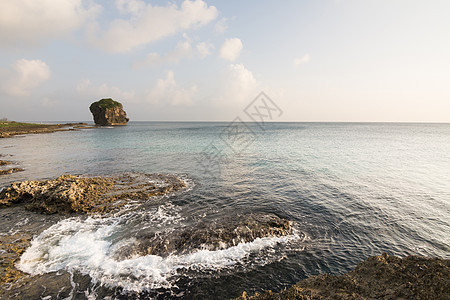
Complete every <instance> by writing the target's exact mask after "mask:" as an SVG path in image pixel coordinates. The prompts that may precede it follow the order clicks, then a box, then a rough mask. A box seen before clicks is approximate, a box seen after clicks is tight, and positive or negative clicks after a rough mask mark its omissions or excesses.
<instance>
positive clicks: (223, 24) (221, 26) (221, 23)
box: [214, 18, 228, 33]
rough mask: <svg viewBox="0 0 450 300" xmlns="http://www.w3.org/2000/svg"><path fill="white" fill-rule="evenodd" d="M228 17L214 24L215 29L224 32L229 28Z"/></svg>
mask: <svg viewBox="0 0 450 300" xmlns="http://www.w3.org/2000/svg"><path fill="white" fill-rule="evenodd" d="M227 21H228V19H227V18H222V19H220V20H219V21H217V23H216V25H214V30H215V31H216V32H218V33H224V32H225V31H227V29H228V25H227Z"/></svg>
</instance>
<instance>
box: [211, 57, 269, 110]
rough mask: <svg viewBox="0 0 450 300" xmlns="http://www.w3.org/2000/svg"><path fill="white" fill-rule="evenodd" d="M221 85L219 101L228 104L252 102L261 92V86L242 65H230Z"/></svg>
mask: <svg viewBox="0 0 450 300" xmlns="http://www.w3.org/2000/svg"><path fill="white" fill-rule="evenodd" d="M220 84H221V87H220V88H219V90H220V91H221V97H220V98H219V100H220V102H223V103H227V104H229V103H240V104H241V103H245V102H248V101H251V100H252V99H253V98H254V97H255V96H256V95H257V94H258V93H259V92H260V91H261V84H260V83H258V81H257V80H256V79H255V77H254V76H253V73H252V72H251V71H249V70H248V69H247V68H245V66H244V65H242V64H230V65H228V68H227V72H226V74H225V77H224V79H223V80H222V82H221V83H220Z"/></svg>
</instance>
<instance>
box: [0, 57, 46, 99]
mask: <svg viewBox="0 0 450 300" xmlns="http://www.w3.org/2000/svg"><path fill="white" fill-rule="evenodd" d="M7 73H9V74H7V77H6V78H7V79H6V80H5V81H4V83H3V85H2V92H3V93H6V94H8V95H10V96H28V95H30V93H31V91H32V90H33V89H36V88H37V87H38V86H40V85H41V84H42V83H44V82H45V81H47V80H48V79H49V78H50V68H49V67H48V65H47V64H46V63H45V62H43V61H42V60H38V59H37V60H27V59H24V58H22V59H19V60H18V61H16V62H15V63H14V64H13V65H12V67H11V70H9V72H7Z"/></svg>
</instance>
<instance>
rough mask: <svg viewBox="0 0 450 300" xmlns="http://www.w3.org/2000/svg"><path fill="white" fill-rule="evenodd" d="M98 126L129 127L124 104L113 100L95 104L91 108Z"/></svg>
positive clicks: (104, 100) (103, 100)
mask: <svg viewBox="0 0 450 300" xmlns="http://www.w3.org/2000/svg"><path fill="white" fill-rule="evenodd" d="M89 110H90V111H91V113H92V115H93V116H94V122H95V124H96V125H101V126H110V125H127V122H128V121H129V119H128V118H127V113H126V112H125V111H124V110H123V106H122V104H120V103H119V102H117V101H114V100H113V99H111V98H108V99H102V100H99V101H97V102H94V103H92V104H91V106H90V107H89Z"/></svg>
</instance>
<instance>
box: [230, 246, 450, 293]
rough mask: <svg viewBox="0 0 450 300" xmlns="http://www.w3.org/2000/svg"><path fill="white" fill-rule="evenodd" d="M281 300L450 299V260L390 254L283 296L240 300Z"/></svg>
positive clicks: (321, 277) (300, 285)
mask: <svg viewBox="0 0 450 300" xmlns="http://www.w3.org/2000/svg"><path fill="white" fill-rule="evenodd" d="M275 299H277V300H281V299H286V300H287V299H289V300H290V299H299V300H316V299H342V300H344V299H345V300H353V299H354V300H356V299H358V300H361V299H386V300H387V299H404V300H406V299H408V300H409V299H417V300H419V299H421V300H422V299H429V300H446V299H450V260H448V259H439V258H426V257H420V256H408V257H405V258H399V257H395V256H389V255H387V254H386V253H384V254H382V255H380V256H373V257H370V258H369V259H367V260H366V261H364V262H360V263H359V264H358V266H357V267H356V268H355V269H354V270H352V271H350V272H348V273H347V274H344V275H337V276H334V275H328V274H321V275H317V276H311V277H310V278H308V279H305V280H302V281H300V282H298V283H296V284H295V285H293V286H292V287H290V288H289V289H286V290H284V291H282V292H280V293H273V292H271V291H267V292H264V293H261V294H256V295H254V296H249V295H248V294H247V293H246V292H244V293H243V294H242V296H241V297H239V298H237V299H236V300H275Z"/></svg>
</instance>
